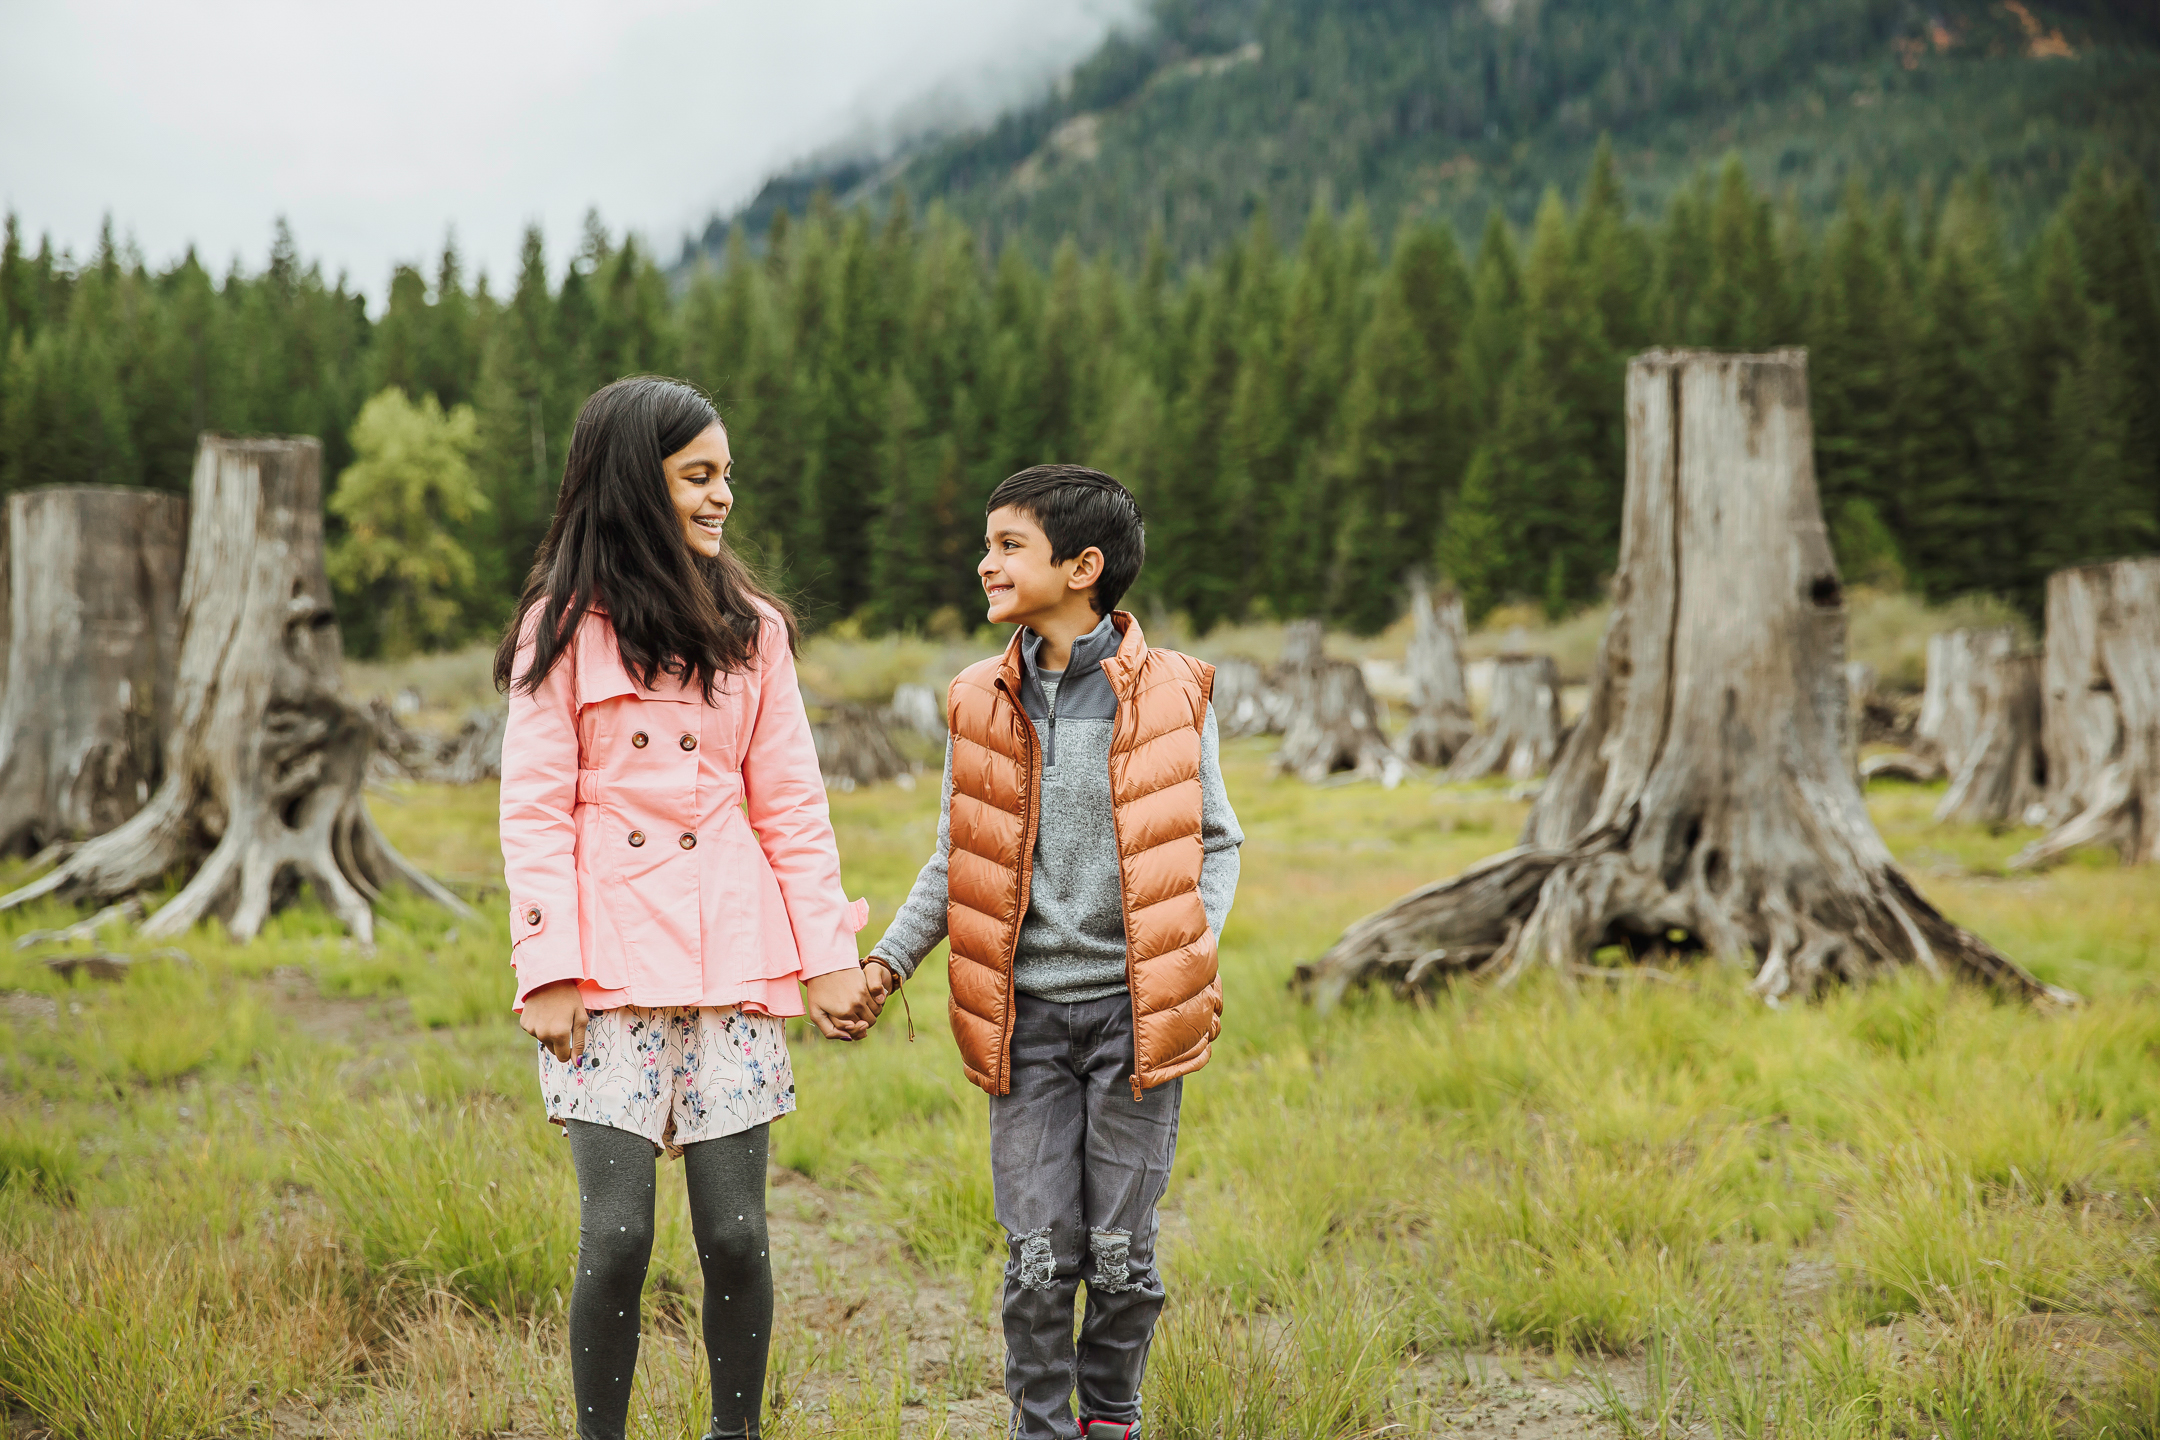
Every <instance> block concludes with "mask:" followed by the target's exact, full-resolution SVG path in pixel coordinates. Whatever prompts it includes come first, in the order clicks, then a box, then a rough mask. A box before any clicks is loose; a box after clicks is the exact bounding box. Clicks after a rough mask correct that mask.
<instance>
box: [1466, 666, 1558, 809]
mask: <svg viewBox="0 0 2160 1440" xmlns="http://www.w3.org/2000/svg"><path fill="white" fill-rule="evenodd" d="M1559 751H1560V667H1559V666H1557V665H1555V664H1554V663H1553V658H1552V656H1550V655H1502V656H1501V657H1500V658H1499V660H1498V661H1497V662H1496V663H1495V664H1494V665H1493V682H1492V703H1491V704H1490V705H1489V706H1487V707H1486V711H1485V727H1484V729H1482V730H1480V731H1479V732H1478V734H1477V738H1476V739H1474V740H1472V741H1471V742H1470V743H1469V744H1468V745H1467V746H1465V747H1464V748H1463V752H1462V753H1461V754H1460V755H1457V756H1456V757H1455V763H1454V764H1452V765H1450V766H1448V772H1447V778H1448V779H1450V780H1482V779H1484V778H1485V777H1486V776H1487V775H1505V776H1507V777H1508V779H1510V780H1528V779H1529V778H1530V777H1531V776H1533V775H1542V774H1543V773H1545V772H1546V771H1547V770H1550V769H1551V768H1552V763H1553V757H1554V756H1555V755H1557V754H1558V753H1559Z"/></svg>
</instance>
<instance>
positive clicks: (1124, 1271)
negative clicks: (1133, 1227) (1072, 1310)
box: [1088, 1230, 1140, 1295]
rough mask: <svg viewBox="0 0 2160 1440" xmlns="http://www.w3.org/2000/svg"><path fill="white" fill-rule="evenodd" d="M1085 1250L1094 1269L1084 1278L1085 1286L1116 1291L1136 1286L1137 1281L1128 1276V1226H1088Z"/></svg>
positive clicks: (1129, 1240) (1138, 1284) (1107, 1291)
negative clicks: (1095, 1227) (1093, 1260)
mask: <svg viewBox="0 0 2160 1440" xmlns="http://www.w3.org/2000/svg"><path fill="white" fill-rule="evenodd" d="M1088 1250H1089V1252H1090V1253H1092V1254H1093V1255H1094V1257H1095V1273H1094V1274H1093V1275H1092V1276H1090V1277H1089V1279H1088V1289H1090V1290H1095V1291H1100V1292H1101V1293H1103V1294H1105V1295H1116V1294H1121V1293H1123V1292H1124V1291H1127V1290H1137V1289H1139V1288H1140V1282H1139V1281H1138V1280H1135V1279H1133V1278H1132V1232H1131V1231H1130V1230H1092V1231H1090V1232H1088Z"/></svg>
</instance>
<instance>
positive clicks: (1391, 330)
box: [1331, 224, 1470, 632]
mask: <svg viewBox="0 0 2160 1440" xmlns="http://www.w3.org/2000/svg"><path fill="white" fill-rule="evenodd" d="M1469 311H1470V283H1469V277H1468V276H1467V275H1465V274H1464V272H1463V265H1462V257H1461V254H1460V253H1459V252H1458V251H1457V250H1456V248H1455V238H1454V235H1453V234H1452V233H1451V232H1449V231H1447V230H1444V229H1442V228H1440V227H1438V226H1434V225H1429V224H1428V225H1415V224H1414V225H1411V226H1408V227H1406V228H1405V229H1404V231H1403V234H1402V235H1401V237H1400V238H1398V240H1397V241H1396V244H1395V255H1394V259H1393V261H1392V262H1391V263H1390V265H1389V267H1388V273H1387V279H1386V282H1385V284H1384V286H1383V288H1382V290H1381V293H1380V297H1379V302H1378V304H1377V305H1376V306H1375V307H1374V309H1373V316H1372V320H1371V321H1370V323H1369V324H1368V325H1367V326H1366V329H1365V335H1364V338H1363V339H1362V340H1361V341H1360V342H1359V345H1358V352H1357V362H1356V369H1355V372H1354V375H1353V378H1352V380H1351V382H1350V392H1349V394H1348V396H1347V397H1346V398H1345V400H1344V413H1343V427H1344V437H1343V451H1342V456H1341V459H1340V461H1339V462H1338V463H1339V473H1338V482H1337V483H1338V487H1339V489H1338V493H1339V494H1340V496H1341V500H1342V514H1341V518H1340V526H1341V528H1340V531H1339V535H1340V539H1339V542H1338V545H1339V551H1338V559H1337V565H1336V574H1335V584H1334V595H1333V605H1332V607H1331V608H1332V609H1333V610H1334V612H1335V614H1337V615H1338V616H1339V617H1340V618H1341V619H1342V620H1343V621H1344V623H1346V624H1348V625H1350V626H1351V627H1352V628H1353V629H1357V630H1361V631H1366V632H1371V631H1375V630H1379V629H1381V628H1382V627H1384V626H1386V625H1387V623H1388V622H1389V621H1391V620H1393V619H1394V618H1395V615H1396V612H1397V611H1398V609H1399V608H1400V602H1401V595H1402V586H1403V583H1404V577H1405V576H1406V574H1407V573H1408V572H1409V571H1411V570H1412V569H1415V568H1419V567H1421V566H1423V565H1424V564H1425V563H1426V562H1427V560H1428V558H1429V557H1430V556H1431V554H1432V552H1433V545H1434V542H1435V540H1436V538H1437V535H1438V530H1439V524H1440V515H1441V511H1442V508H1443V506H1444V504H1445V503H1446V500H1447V497H1448V496H1449V495H1450V494H1452V493H1453V491H1454V489H1455V487H1456V486H1457V485H1458V484H1459V483H1460V481H1461V477H1462V468H1463V465H1464V463H1465V461H1466V460H1467V458H1468V457H1467V453H1466V448H1465V443H1464V442H1465V440H1466V438H1467V435H1466V430H1467V427H1466V425H1465V423H1464V420H1463V416H1462V413H1461V409H1460V405H1461V389H1460V387H1459V386H1458V385H1457V384H1456V383H1455V374H1454V371H1455V366H1456V363H1457V357H1458V355H1459V353H1460V350H1461V347H1462V339H1463V334H1464V331H1465V328H1466V322H1467V321H1468V319H1469Z"/></svg>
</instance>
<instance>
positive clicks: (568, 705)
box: [495, 376, 877, 1440]
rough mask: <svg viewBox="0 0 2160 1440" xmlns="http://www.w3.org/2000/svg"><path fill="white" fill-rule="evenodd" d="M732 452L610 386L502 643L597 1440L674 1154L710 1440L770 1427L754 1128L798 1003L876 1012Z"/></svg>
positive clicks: (781, 1063)
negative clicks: (707, 1391) (688, 1234)
mask: <svg viewBox="0 0 2160 1440" xmlns="http://www.w3.org/2000/svg"><path fill="white" fill-rule="evenodd" d="M732 464H733V458H732V456H731V454H730V452H729V448H728V435H727V431H726V429H725V428H724V427H723V426H722V425H721V424H720V417H719V416H718V415H717V414H716V413H714V410H713V407H712V405H711V403H710V402H709V401H707V400H706V399H705V397H704V396H703V395H701V394H699V393H698V392H697V391H696V390H695V389H693V388H691V387H690V386H688V385H685V384H682V383H681V382H679V381H674V380H664V379H658V378H655V377H651V376H640V377H635V378H632V379H628V380H618V381H616V382H615V383H614V384H613V385H610V386H608V387H606V388H605V389H603V390H600V391H599V392H597V393H596V394H594V395H593V397H592V398H591V399H589V400H587V401H586V402H585V408H584V410H583V411H581V412H580V413H579V415H578V421H577V429H576V431H575V433H574V434H573V436H572V438H571V441H570V455H569V460H568V463H567V465H566V467H565V469H564V472H563V482H562V493H561V496H560V497H559V499H558V500H557V502H556V506H555V519H554V523H553V524H552V525H551V526H550V527H549V529H548V535H547V540H546V541H545V542H544V543H543V544H542V545H541V547H540V553H539V556H538V558H537V559H536V560H535V562H534V564H533V570H532V576H531V578H530V579H529V580H527V582H526V585H525V593H524V596H523V598H522V599H521V600H520V601H519V603H518V617H517V620H516V621H515V622H514V623H513V624H512V625H511V627H510V630H509V633H508V634H507V635H505V636H504V638H503V643H502V647H501V649H500V650H498V651H497V652H496V656H495V683H496V685H497V686H498V687H499V688H502V689H505V690H507V691H508V692H509V697H510V723H509V730H508V732H507V734H506V735H505V737H504V740H503V757H502V777H503V778H502V848H503V867H504V871H505V874H506V876H507V877H508V880H509V885H510V929H511V935H512V938H513V949H512V959H513V961H514V963H515V965H516V967H517V1006H518V1009H519V1010H520V1012H521V1014H522V1023H523V1025H524V1027H525V1029H526V1031H527V1032H528V1033H529V1034H531V1035H532V1036H534V1037H535V1038H536V1039H537V1040H538V1041H539V1042H540V1045H539V1052H540V1053H539V1065H540V1089H541V1094H542V1096H543V1097H544V1098H545V1100H546V1103H547V1113H548V1118H549V1119H551V1120H554V1121H556V1122H557V1123H559V1124H561V1125H562V1126H563V1127H564V1129H565V1131H566V1132H567V1133H568V1135H569V1138H570V1152H571V1155H572V1156H573V1158H574V1159H575V1161H576V1165H577V1175H578V1199H579V1218H578V1263H577V1275H576V1278H575V1281H574V1283H573V1285H572V1288H571V1297H570V1364H571V1378H572V1382H573V1385H574V1388H575V1391H576V1395H577V1412H578V1413H577V1433H578V1434H579V1436H581V1437H586V1440H619V1437H621V1436H622V1434H623V1429H624V1425H625V1422H626V1421H627V1419H628V1415H629V1406H630V1378H631V1372H632V1370H633V1368H634V1367H635V1365H636V1363H637V1350H638V1301H639V1296H640V1294H641V1293H642V1291H643V1289H644V1285H645V1269H646V1263H647V1261H648V1260H649V1259H650V1257H651V1254H652V1234H653V1185H654V1160H655V1157H656V1156H657V1155H658V1154H659V1152H660V1151H661V1150H662V1149H663V1148H665V1149H666V1150H667V1151H668V1152H670V1153H671V1154H676V1155H680V1156H681V1157H682V1158H683V1162H684V1163H683V1169H684V1175H685V1179H686V1181H687V1183H688V1185H689V1191H690V1217H691V1224H692V1228H693V1230H694V1231H695V1233H696V1238H697V1248H698V1258H699V1261H700V1263H701V1264H702V1266H703V1268H704V1273H705V1349H706V1354H707V1356H708V1359H709V1361H710V1364H711V1370H712V1386H713V1400H712V1416H713V1419H712V1430H711V1435H712V1436H713V1437H729V1436H754V1435H756V1434H757V1433H758V1416H759V1404H760V1400H761V1397H762V1395H763V1392H764V1388H765V1356H766V1349H767V1346H768V1344H769V1341H770V1337H771V1334H772V1306H773V1299H772V1267H771V1264H770V1262H769V1260H768V1259H767V1256H766V1241H765V1156H766V1131H767V1126H768V1125H769V1123H770V1122H771V1121H773V1120H775V1119H777V1118H778V1117H780V1116H781V1115H784V1114H786V1113H787V1112H788V1111H790V1110H793V1109H794V1108H795V1085H794V1079H793V1074H792V1072H791V1070H790V1069H789V1065H788V1054H787V1045H786V1043H785V1040H784V1037H783V1034H782V1029H781V1025H782V1021H783V1019H784V1018H785V1017H787V1016H790V1015H801V1014H804V1013H805V1012H806V1011H807V1013H808V1014H809V1016H810V1018H811V1020H812V1021H813V1022H814V1023H815V1024H816V1025H817V1027H818V1029H819V1031H820V1032H821V1033H823V1034H824V1035H826V1036H828V1037H830V1038H832V1039H836V1040H849V1039H854V1038H856V1037H857V1036H859V1035H861V1034H862V1033H863V1032H864V1031H865V1030H866V1029H867V1028H868V1027H869V1025H870V1024H871V1022H872V1021H874V1020H875V1019H876V1015H877V1004H876V1001H875V999H874V998H873V997H872V996H871V994H870V992H869V991H868V989H867V988H866V986H865V985H864V982H863V974H862V970H861V968H860V966H859V964H858V962H857V959H856V951H855V932H856V931H858V930H860V929H861V928H862V925H863V921H864V919H865V911H866V907H865V906H864V905H863V903H862V902H861V901H857V902H855V903H853V904H850V903H849V902H848V900H847V898H846V895H845V894H844V892H843V891H842V890H841V888H840V859H839V855H838V852H837V851H836V850H835V848H834V845H833V832H832V822H831V820H830V818H829V816H828V814H827V811H826V806H825V789H824V785H823V782H822V781H821V780H820V778H819V775H818V764H817V753H816V751H815V750H814V749H813V748H812V745H811V740H810V725H809V720H808V718H807V717H806V716H805V715H804V713H803V704H802V697H801V695H800V693H799V692H798V691H797V689H796V686H795V657H794V646H795V624H794V618H793V616H791V615H790V614H789V613H788V611H787V608H786V606H785V605H783V604H782V603H781V602H780V601H779V600H777V599H776V598H774V597H773V596H772V595H771V594H769V593H767V592H766V591H765V589H764V588H763V587H761V586H760V585H759V584H758V583H757V581H756V579H755V578H754V577H753V576H752V575H751V573H750V571H749V569H748V568H747V567H746V566H744V564H743V563H742V561H741V560H739V559H737V558H736V556H735V555H734V553H733V552H732V551H730V550H729V549H728V546H727V542H726V540H725V539H724V538H723V534H722V531H723V527H724V525H725V523H726V521H727V516H728V512H729V510H730V509H731V508H732V507H733V505H734V501H735V497H734V494H733V492H732V491H730V490H729V488H728V476H729V471H730V468H731V466H732ZM798 982H799V984H800V994H799V993H798ZM804 997H807V998H806V999H805V998H804Z"/></svg>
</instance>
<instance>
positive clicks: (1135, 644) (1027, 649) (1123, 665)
mask: <svg viewBox="0 0 2160 1440" xmlns="http://www.w3.org/2000/svg"><path fill="white" fill-rule="evenodd" d="M1110 626H1111V628H1112V629H1113V630H1114V631H1115V632H1116V633H1117V636H1118V647H1117V653H1116V654H1115V655H1109V656H1105V657H1103V659H1102V662H1101V663H1102V669H1103V674H1104V675H1106V676H1108V677H1109V680H1110V684H1111V687H1112V688H1113V689H1115V690H1116V691H1117V692H1118V693H1119V694H1120V695H1123V694H1124V693H1125V691H1126V690H1127V689H1128V688H1129V687H1130V685H1131V683H1132V677H1133V676H1135V675H1137V674H1138V673H1139V672H1140V662H1141V661H1143V660H1145V659H1147V652H1148V645H1147V637H1146V636H1144V635H1142V634H1141V633H1140V622H1139V620H1137V619H1136V618H1134V616H1133V613H1132V612H1131V611H1129V610H1113V611H1111V612H1110ZM1101 632H1102V626H1100V625H1097V626H1096V627H1095V629H1094V630H1092V631H1090V632H1088V635H1087V636H1085V637H1083V640H1089V639H1093V637H1094V636H1096V635H1099V634H1101ZM1034 633H1035V632H1034V631H1032V630H1030V629H1028V628H1027V627H1026V626H1025V625H1023V626H1021V627H1020V628H1019V629H1017V630H1015V631H1013V637H1012V640H1011V641H1010V642H1009V643H1008V644H1007V645H1006V646H1005V658H1004V659H1003V660H1002V661H1001V662H999V664H998V688H1000V689H1002V690H1003V691H1004V692H1005V693H1006V694H1008V695H1010V696H1012V698H1013V703H1014V704H1015V705H1017V704H1019V703H1020V682H1021V680H1022V678H1023V677H1024V676H1025V675H1026V673H1027V669H1028V666H1029V664H1030V662H1031V661H1032V660H1033V658H1034V647H1033V646H1030V645H1028V644H1027V643H1026V642H1027V638H1028V637H1029V636H1030V635H1033V634H1034ZM1105 638H1106V639H1107V638H1108V637H1105ZM1037 643H1038V644H1039V643H1041V642H1040V641H1037ZM1096 643H1098V644H1099V643H1101V642H1099V641H1098V642H1096ZM1081 644H1082V642H1081V641H1075V642H1074V645H1073V648H1074V650H1075V651H1078V650H1079V649H1080V648H1081ZM1089 648H1090V649H1092V648H1093V647H1092V646H1090V647H1089ZM1067 673H1068V675H1069V674H1070V673H1071V672H1070V669H1069V668H1068V671H1067Z"/></svg>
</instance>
